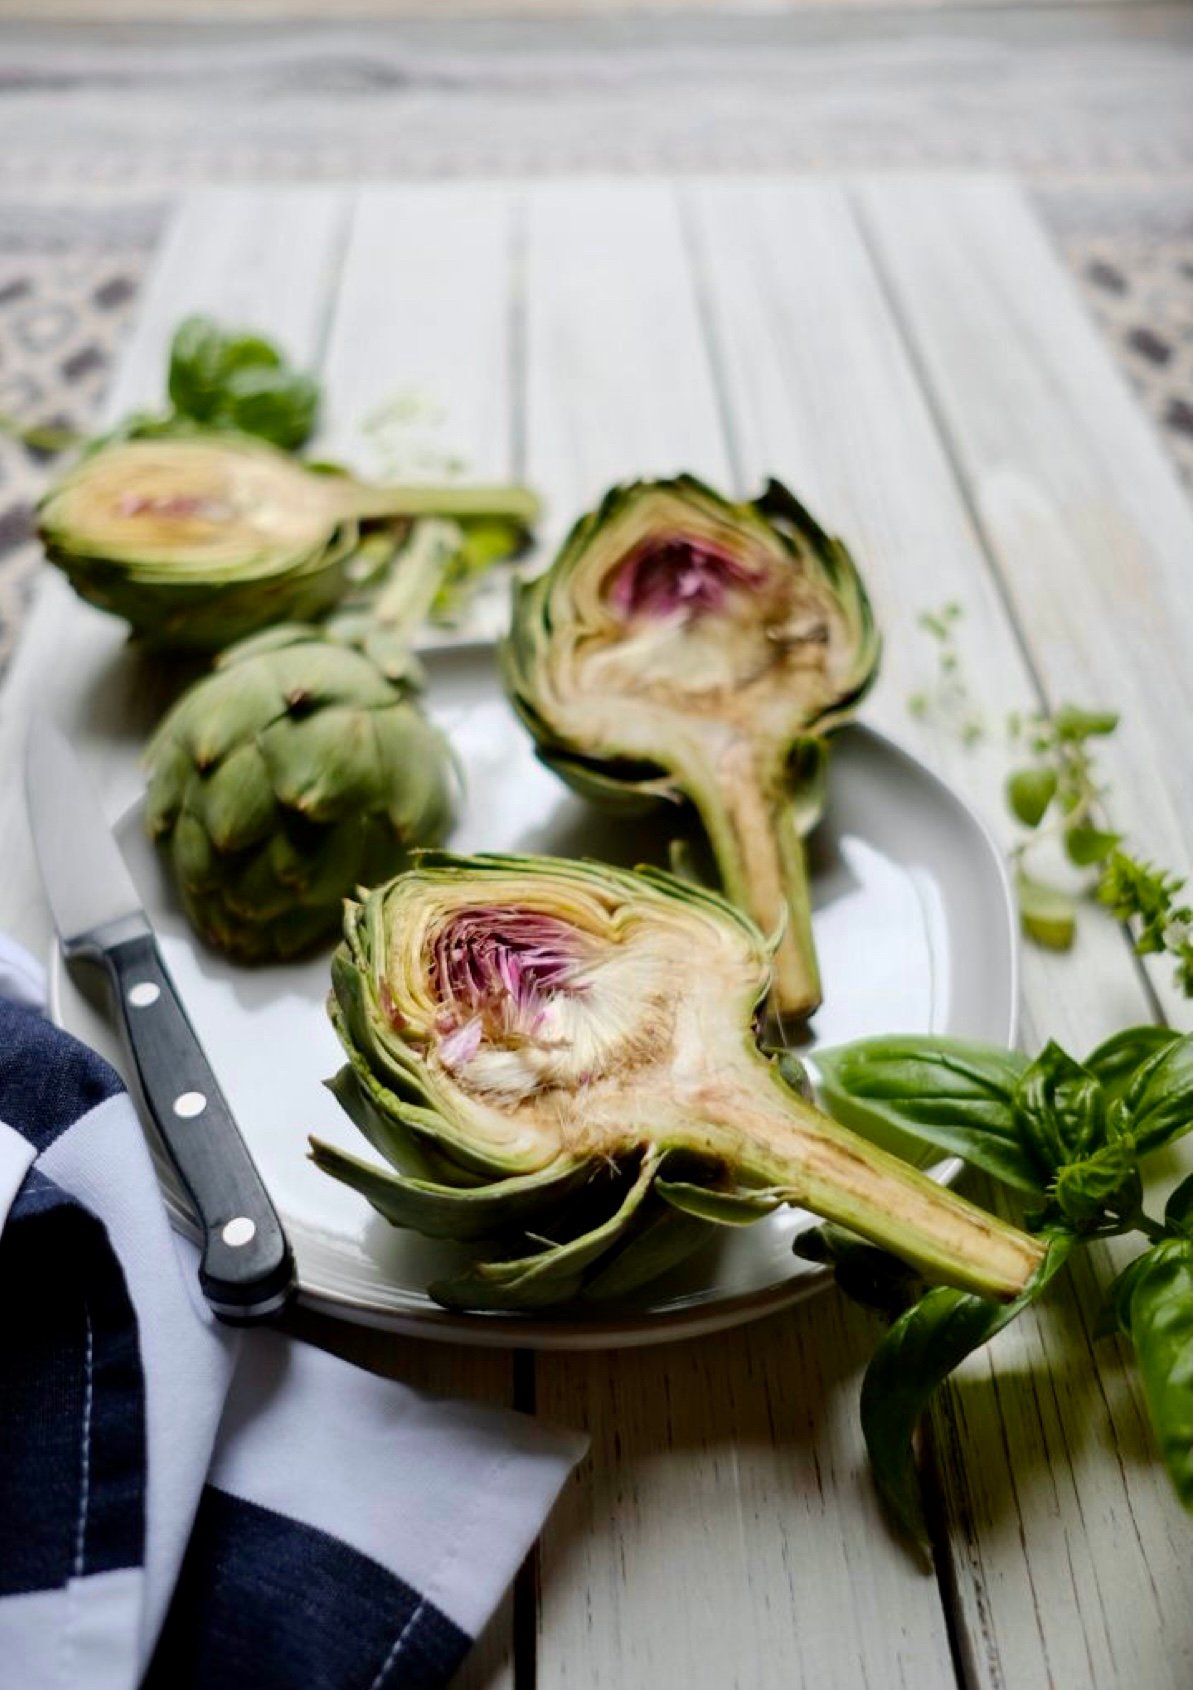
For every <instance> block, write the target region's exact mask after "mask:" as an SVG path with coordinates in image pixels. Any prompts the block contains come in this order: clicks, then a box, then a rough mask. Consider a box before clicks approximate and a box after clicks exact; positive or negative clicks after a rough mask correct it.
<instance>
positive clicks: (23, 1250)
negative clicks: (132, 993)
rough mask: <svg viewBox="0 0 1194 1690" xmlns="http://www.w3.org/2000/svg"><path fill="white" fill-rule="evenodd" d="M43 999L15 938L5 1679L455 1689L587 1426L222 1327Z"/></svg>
mask: <svg viewBox="0 0 1194 1690" xmlns="http://www.w3.org/2000/svg"><path fill="white" fill-rule="evenodd" d="M43 1002H44V981H43V978H42V975H41V971H40V969H39V968H38V966H37V964H36V963H34V962H33V960H32V959H31V958H30V957H29V956H28V955H27V954H26V953H24V952H23V951H21V950H19V949H18V948H17V947H15V946H13V945H12V944H11V943H9V942H8V941H6V940H4V939H3V938H2V937H0V1683H3V1684H11V1685H13V1686H20V1690H41V1687H43V1686H60V1687H62V1690H127V1687H134V1686H137V1685H145V1686H147V1687H152V1690H159V1687H160V1690H185V1687H186V1686H197V1687H204V1690H206V1687H209V1686H211V1687H214V1686H219V1690H238V1687H239V1686H250V1685H251V1686H253V1690H274V1687H277V1690H291V1687H295V1690H342V1687H343V1690H347V1687H348V1686H360V1687H361V1690H386V1687H395V1686H407V1685H417V1686H435V1685H442V1684H445V1683H447V1681H448V1680H449V1679H450V1678H451V1676H452V1674H453V1673H454V1671H455V1669H456V1667H457V1666H458V1664H459V1662H460V1660H461V1659H462V1657H463V1656H464V1654H465V1653H466V1651H467V1649H468V1648H469V1645H470V1644H471V1642H472V1640H473V1639H474V1638H475V1637H476V1636H477V1634H478V1633H479V1632H480V1630H481V1629H482V1627H483V1626H484V1624H485V1622H486V1620H487V1619H488V1617H489V1615H490V1613H491V1612H492V1611H493V1609H494V1608H495V1606H496V1605H497V1603H498V1601H499V1599H500V1597H501V1595H502V1592H503V1591H504V1590H505V1588H506V1586H507V1585H508V1584H509V1582H510V1580H511V1579H512V1577H513V1575H514V1573H515V1571H516V1570H517V1568H518V1565H519V1563H520V1561H521V1560H522V1558H523V1556H524V1554H525V1553H526V1551H527V1549H528V1548H529V1547H530V1545H531V1543H532V1542H533V1541H534V1539H535V1538H536V1536H537V1535H538V1532H539V1530H540V1527H541V1526H542V1523H543V1520H544V1518H545V1516H546V1514H547V1512H548V1510H549V1509H550V1507H551V1505H552V1502H553V1501H554V1499H555V1497H556V1494H557V1493H558V1491H559V1489H560V1486H561V1485H562V1484H563V1482H564V1479H565V1478H566V1476H567V1474H568V1472H569V1470H570V1468H571V1467H572V1465H573V1464H574V1463H575V1462H576V1460H577V1459H578V1457H579V1456H580V1454H581V1453H582V1450H583V1447H584V1446H583V1441H582V1440H581V1439H580V1438H578V1437H576V1436H575V1435H573V1434H571V1433H567V1432H562V1431H559V1430H556V1429H553V1428H551V1427H548V1426H545V1425H543V1424H542V1423H540V1422H537V1421H534V1420H531V1419H529V1418H527V1417H526V1416H523V1415H518V1414H513V1413H508V1412H506V1411H503V1410H495V1409H490V1408H485V1407H479V1406H477V1405H474V1404H470V1403H463V1402H444V1401H435V1400H432V1399H429V1398H427V1397H424V1396H421V1395H419V1394H417V1393H416V1392H414V1391H411V1390H409V1389H407V1388H406V1387H405V1386H402V1385H399V1384H395V1383H393V1382H392V1381H390V1380H386V1379H380V1378H377V1377H375V1376H374V1375H372V1374H369V1373H366V1372H363V1371H362V1370H360V1369H358V1368H355V1367H351V1366H349V1365H348V1364H347V1363H345V1362H343V1361H340V1360H338V1359H336V1358H334V1357H332V1356H329V1355H327V1354H326V1353H324V1352H323V1351H321V1350H317V1349H315V1348H313V1347H312V1346H310V1345H307V1344H303V1343H300V1342H298V1341H297V1340H294V1339H291V1338H288V1337H286V1336H283V1335H281V1334H279V1333H275V1332H270V1331H265V1330H259V1329H248V1330H245V1329H240V1330H233V1329H231V1328H229V1327H226V1326H222V1325H220V1324H219V1323H218V1322H217V1321H215V1320H214V1319H213V1318H212V1316H211V1314H210V1312H209V1310H208V1308H207V1305H206V1303H205V1302H204V1300H203V1298H202V1296H201V1294H200V1292H199V1289H198V1284H197V1279H196V1252H195V1250H194V1247H193V1246H192V1245H191V1244H190V1243H188V1242H187V1241H186V1240H185V1239H183V1238H181V1237H179V1236H178V1234H177V1233H175V1232H173V1231H172V1230H171V1228H170V1226H169V1223H168V1221H167V1219H166V1214H165V1210H164V1209H163V1206H162V1202H161V1198H160V1195H159V1193H158V1188H157V1183H156V1180H155V1177H154V1173H153V1169H152V1165H151V1162H150V1159H149V1155H148V1152H147V1150H146V1147H145V1142H144V1139H143V1137H142V1133H141V1128H140V1125H139V1122H138V1120H137V1118H136V1115H135V1113H134V1110H133V1107H132V1104H131V1103H130V1100H129V1098H128V1095H127V1093H126V1092H125V1090H124V1088H123V1085H122V1084H121V1082H120V1080H119V1078H118V1077H117V1075H116V1074H115V1073H114V1072H113V1070H112V1069H111V1068H110V1067H108V1065H107V1064H106V1063H104V1062H103V1061H101V1059H100V1058H99V1057H98V1056H96V1055H95V1054H94V1052H92V1051H90V1050H87V1049H86V1048H85V1047H84V1046H83V1045H81V1044H79V1043H78V1042H77V1041H75V1040H74V1039H72V1038H70V1037H69V1036H68V1035H67V1034H65V1033H63V1032H61V1031H59V1030H58V1029H56V1028H54V1027H52V1026H51V1025H50V1023H49V1022H48V1021H47V1020H46V1019H45V1018H44V1015H43V1013H42V1005H43Z"/></svg>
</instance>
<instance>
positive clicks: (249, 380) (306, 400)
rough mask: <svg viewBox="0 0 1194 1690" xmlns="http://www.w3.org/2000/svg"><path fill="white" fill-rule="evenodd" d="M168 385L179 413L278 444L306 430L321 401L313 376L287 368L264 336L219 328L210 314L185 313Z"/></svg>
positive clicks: (292, 444)
mask: <svg viewBox="0 0 1194 1690" xmlns="http://www.w3.org/2000/svg"><path fill="white" fill-rule="evenodd" d="M167 389H168V392H169V395H170V401H171V403H172V404H173V406H174V408H175V411H176V412H177V414H178V415H179V416H181V417H183V418H189V419H191V420H192V421H193V422H199V423H203V424H205V425H206V426H207V427H209V428H223V429H234V430H238V431H239V432H241V433H245V434H253V435H256V436H258V437H259V438H260V439H263V440H269V441H271V442H272V443H273V444H274V445H275V446H279V447H281V448H282V449H283V450H284V451H294V450H295V449H296V448H297V447H299V446H302V445H303V444H304V442H305V441H306V440H308V439H309V438H310V436H311V433H312V431H313V429H314V426H315V415H316V411H317V410H318V406H319V389H318V386H317V384H316V383H315V381H314V380H313V379H312V377H310V376H308V375H305V374H303V373H302V372H301V371H298V370H294V369H291V368H290V367H289V365H287V363H286V362H285V360H284V359H283V357H282V354H281V353H280V352H279V350H278V348H277V347H276V346H274V345H273V344H272V343H271V342H270V341H268V340H265V339H263V338H262V337H261V336H260V335H256V334H244V333H240V332H237V331H228V330H225V329H222V328H221V327H220V326H219V324H218V323H215V322H213V321H212V320H211V318H210V317H201V316H193V317H187V318H184V320H183V321H182V322H181V323H180V324H179V325H178V328H177V329H176V330H175V333H174V339H173V341H172V342H171V345H170V367H169V374H168V377H167Z"/></svg>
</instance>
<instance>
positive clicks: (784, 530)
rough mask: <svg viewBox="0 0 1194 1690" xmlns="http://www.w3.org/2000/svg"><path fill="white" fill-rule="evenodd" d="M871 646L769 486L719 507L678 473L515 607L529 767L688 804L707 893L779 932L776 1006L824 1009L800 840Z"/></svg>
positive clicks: (801, 515) (868, 671)
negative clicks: (704, 843)
mask: <svg viewBox="0 0 1194 1690" xmlns="http://www.w3.org/2000/svg"><path fill="white" fill-rule="evenodd" d="M878 653H879V642H878V638H877V636H876V633H875V627H874V621H873V618H872V615H871V609H870V605H869V602H868V600H867V596H866V591H865V589H864V587H863V585H862V582H861V580H860V578H859V575H858V572H857V570H856V569H855V567H854V564H853V562H852V560H851V558H850V555H849V553H848V552H847V551H846V549H845V547H844V546H843V545H842V544H841V542H840V541H838V540H834V539H832V538H830V536H829V535H827V534H826V533H824V532H823V531H822V529H821V528H820V527H818V525H817V524H816V523H815V522H814V521H813V519H812V518H811V517H810V516H809V514H808V512H807V511H805V509H804V508H803V506H802V505H800V504H799V503H798V502H797V500H796V499H794V498H793V497H792V495H791V494H790V493H789V492H788V491H787V490H786V489H785V488H783V487H781V486H780V485H779V483H778V482H771V483H770V484H769V485H768V487H767V488H766V490H765V491H764V493H763V495H762V496H761V497H760V498H759V499H757V500H755V501H754V502H753V503H748V504H747V503H744V504H733V503H730V502H729V501H728V500H726V499H723V498H721V497H720V496H719V495H718V494H717V493H714V492H713V491H711V490H710V489H709V488H708V487H705V486H703V485H702V484H701V483H700V482H698V481H696V480H694V479H693V478H692V477H690V476H680V477H678V478H677V479H675V480H672V481H642V482H635V483H632V484H630V485H628V486H624V487H615V488H614V489H613V490H612V491H611V492H610V493H608V494H607V495H606V497H605V499H604V500H603V501H602V503H601V505H600V506H599V507H598V508H597V509H596V510H595V511H593V512H591V513H590V514H589V515H587V516H585V517H583V518H582V519H581V521H580V522H579V523H578V524H577V525H576V527H575V528H574V529H573V531H572V533H571V534H570V535H569V537H568V538H567V540H566V541H565V542H564V545H563V548H562V549H561V551H560V553H559V555H558V556H557V558H556V559H555V562H554V563H553V564H552V566H551V568H550V569H549V570H547V572H546V573H545V574H543V575H541V576H539V577H538V578H537V579H536V580H534V581H531V582H529V583H527V584H526V585H524V586H523V587H522V588H521V589H520V590H519V591H518V594H517V598H516V605H515V613H514V621H513V626H512V630H511V634H510V637H509V640H508V642H507V645H506V647H505V665H504V667H505V675H506V681H507V686H508V690H509V692H510V694H511V697H512V698H513V700H514V703H515V705H516V707H517V708H518V710H519V712H520V714H521V715H522V717H523V720H524V721H525V722H526V724H527V726H528V727H529V728H530V730H531V733H532V734H533V735H534V737H535V739H536V741H537V742H538V746H539V751H540V755H541V757H542V758H543V760H544V761H545V762H546V763H548V764H549V765H550V766H551V767H552V768H554V769H555V770H556V771H557V772H558V773H559V774H560V775H561V776H562V777H563V778H564V779H565V780H567V781H568V782H569V783H570V784H572V785H573V786H575V787H576V788H577V790H579V791H580V792H582V793H583V794H585V795H586V796H589V797H592V798H594V799H595V800H597V801H598V802H605V803H611V804H617V803H622V804H627V803H633V802H635V801H636V800H638V801H642V800H644V799H647V800H649V799H652V798H658V797H667V796H670V797H673V798H686V799H688V800H689V801H690V802H691V804H692V805H693V807H694V808H695V810H696V812H697V815H698V816H699V818H700V820H701V823H702V825H703V827H704V829H705V832H706V834H707V835H708V838H709V842H710V844H711V846H712V849H713V853H714V856H715V858H716V861H717V866H718V871H719V873H720V876H721V882H722V888H723V890H724V891H725V893H726V895H727V896H728V897H729V898H730V899H731V900H732V901H733V902H734V903H736V904H737V905H738V906H739V907H740V908H742V909H744V910H746V911H747V912H748V913H749V914H750V915H751V916H752V917H753V918H754V919H755V921H757V922H758V924H759V925H760V926H761V927H762V928H763V929H764V931H765V932H774V931H776V930H777V929H778V928H780V927H784V928H785V931H784V933H783V936H782V938H781V940H780V943H779V946H778V949H777V952H776V958H775V984H774V996H773V1004H774V1007H775V1009H776V1010H777V1011H778V1012H780V1013H781V1014H784V1013H789V1014H793V1015H798V1016H802V1015H808V1014H810V1013H811V1012H812V1011H813V1010H814V1009H815V1008H816V1007H817V1004H818V1003H819V1002H820V996H821V993H820V982H819V977H818V972H817V962H816V954H815V951H814V947H813V939H812V929H811V920H810V911H809V892H808V884H807V871H806V866H805V860H804V847H803V834H804V833H806V832H807V831H808V830H809V829H810V828H811V827H812V826H813V825H814V823H815V822H816V820H817V819H818V817H819V814H820V810H821V806H822V802H823V796H824V770H825V754H824V748H825V735H826V734H827V733H828V731H829V730H830V729H831V728H833V727H835V726H837V725H838V724H840V723H841V722H842V721H844V720H845V719H846V717H847V715H848V714H849V712H850V711H851V710H852V708H853V707H854V706H855V705H856V704H857V702H858V700H859V699H860V698H861V696H862V694H863V693H864V692H865V690H866V688H867V687H868V686H869V685H870V683H871V681H872V679H873V677H874V674H875V670H876V665H877V662H878Z"/></svg>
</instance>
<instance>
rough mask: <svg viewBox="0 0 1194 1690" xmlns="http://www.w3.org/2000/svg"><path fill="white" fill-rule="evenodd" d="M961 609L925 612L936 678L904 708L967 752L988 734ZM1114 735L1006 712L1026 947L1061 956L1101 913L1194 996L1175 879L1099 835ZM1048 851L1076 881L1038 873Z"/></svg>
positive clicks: (1184, 904)
mask: <svg viewBox="0 0 1194 1690" xmlns="http://www.w3.org/2000/svg"><path fill="white" fill-rule="evenodd" d="M962 615H963V611H962V607H961V605H959V604H957V603H954V602H951V603H949V604H946V605H944V606H943V607H942V608H941V609H940V610H933V611H925V612H923V613H922V614H921V615H920V616H919V617H918V619H917V620H918V624H919V626H920V627H921V628H922V629H923V630H924V631H925V633H926V634H928V636H929V637H930V639H931V640H932V641H933V643H934V648H935V651H936V673H935V676H934V679H933V683H932V685H931V687H930V688H929V689H928V690H927V691H924V692H920V693H915V694H913V695H912V697H911V698H910V699H909V700H908V707H909V709H910V710H911V712H912V713H913V715H915V716H917V717H919V718H921V719H931V720H933V721H935V722H937V723H938V724H940V725H942V726H944V727H945V728H946V729H947V730H948V731H951V732H953V733H955V734H956V735H957V737H958V738H959V739H960V740H961V742H962V744H963V745H965V746H971V745H973V744H975V743H976V742H977V740H978V739H980V738H982V737H983V736H984V734H985V733H986V728H985V725H984V724H983V722H982V717H981V715H980V713H979V711H978V709H977V707H976V705H975V703H974V700H973V698H972V696H971V693H970V688H969V684H968V682H967V680H966V676H965V674H964V671H963V669H962V665H961V660H960V656H959V651H958V644H957V627H958V623H959V622H960V620H961V618H962ZM1118 726H1119V717H1118V715H1117V714H1116V713H1115V712H1114V711H1111V710H1092V709H1084V708H1081V707H1080V706H1078V705H1075V704H1063V705H1061V706H1060V707H1059V708H1058V709H1057V710H1056V711H1053V712H1051V713H1050V712H1044V711H1034V712H1028V713H1022V712H1013V713H1012V714H1011V715H1009V717H1008V719H1007V724H1006V729H1007V743H1008V747H1009V752H1010V753H1011V754H1012V755H1014V758H1015V762H1014V766H1013V767H1012V769H1011V770H1010V772H1009V774H1008V776H1007V780H1006V782H1005V787H1004V796H1005V799H1006V803H1007V807H1008V809H1009V811H1010V812H1011V814H1012V816H1014V818H1015V819H1016V821H1017V822H1019V824H1020V826H1021V827H1022V828H1023V829H1025V832H1024V835H1023V837H1022V838H1021V839H1020V840H1018V841H1017V843H1016V844H1015V845H1013V846H1012V847H1011V850H1010V851H1009V853H1008V856H1009V861H1010V864H1011V867H1012V870H1013V878H1014V884H1015V890H1016V899H1017V902H1018V904H1019V908H1020V919H1021V925H1022V927H1023V930H1024V933H1025V935H1026V937H1028V938H1029V939H1031V940H1033V942H1034V943H1036V944H1038V945H1042V946H1044V947H1046V948H1047V949H1049V950H1057V951H1067V950H1069V949H1070V948H1071V946H1072V945H1073V943H1074V939H1075V936H1076V934H1077V923H1078V911H1079V907H1080V905H1081V903H1082V902H1083V901H1084V900H1085V901H1093V902H1095V903H1098V904H1100V905H1101V906H1103V907H1104V908H1106V909H1107V910H1108V911H1109V912H1110V913H1111V914H1112V916H1114V918H1115V919H1116V920H1117V921H1120V922H1122V923H1123V924H1124V925H1125V926H1126V927H1127V928H1128V930H1129V932H1130V933H1131V935H1132V940H1133V943H1134V945H1135V948H1136V951H1137V953H1138V954H1139V955H1141V956H1148V955H1167V956H1169V957H1171V958H1172V959H1173V962H1174V978H1175V980H1176V982H1177V984H1178V986H1179V987H1180V989H1181V990H1182V991H1183V992H1184V993H1185V994H1186V996H1187V997H1190V996H1192V995H1194V962H1192V953H1191V907H1190V903H1189V901H1188V900H1183V899H1182V897H1181V893H1182V891H1183V889H1184V887H1185V885H1186V881H1185V879H1184V878H1183V877H1182V876H1181V875H1178V874H1172V873H1170V872H1169V871H1168V870H1166V869H1163V868H1159V867H1157V866H1156V865H1154V864H1152V863H1150V862H1148V861H1146V860H1145V859H1144V858H1142V857H1140V856H1137V855H1134V854H1133V853H1132V852H1131V851H1130V850H1128V849H1127V847H1126V846H1125V843H1124V838H1123V835H1122V834H1120V833H1117V832H1115V831H1114V830H1113V829H1111V828H1109V827H1107V826H1106V824H1105V821H1104V817H1103V810H1104V805H1105V802H1106V799H1107V797H1108V787H1107V785H1106V783H1105V781H1104V779H1103V777H1102V774H1101V771H1100V769H1099V766H1098V759H1097V745H1098V742H1099V741H1102V740H1106V739H1108V738H1110V736H1111V735H1113V734H1114V733H1115V731H1116V729H1117V728H1118ZM1050 846H1054V847H1057V848H1060V850H1061V852H1062V853H1063V854H1064V856H1065V857H1066V858H1068V860H1069V862H1070V864H1071V865H1072V867H1073V868H1074V869H1075V870H1076V871H1077V872H1078V875H1079V876H1080V878H1079V880H1078V881H1077V884H1076V886H1071V885H1062V884H1060V883H1059V882H1058V880H1057V878H1056V876H1055V875H1050V874H1048V873H1047V871H1046V872H1045V873H1042V871H1041V870H1040V868H1039V867H1038V863H1039V862H1040V859H1041V856H1042V853H1043V852H1044V851H1046V850H1047V849H1048V848H1049V847H1050Z"/></svg>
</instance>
